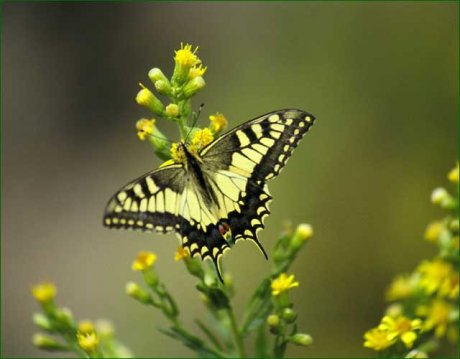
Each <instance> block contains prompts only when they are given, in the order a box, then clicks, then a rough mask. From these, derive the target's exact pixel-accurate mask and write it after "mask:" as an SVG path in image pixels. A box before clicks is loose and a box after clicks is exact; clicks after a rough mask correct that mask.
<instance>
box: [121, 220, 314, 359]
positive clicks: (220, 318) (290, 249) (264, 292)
mask: <svg viewBox="0 0 460 359" xmlns="http://www.w3.org/2000/svg"><path fill="white" fill-rule="evenodd" d="M312 235H313V230H312V228H311V226H310V225H307V224H301V225H299V226H298V227H297V229H296V230H294V231H292V230H290V229H289V230H288V231H286V233H284V234H283V235H282V236H281V238H280V239H279V241H278V242H277V245H276V249H275V256H274V257H275V258H274V263H273V272H272V275H270V276H269V277H268V278H265V279H264V280H263V281H262V283H261V284H260V285H259V287H258V288H257V289H256V290H255V292H254V294H253V295H252V297H251V299H250V301H249V303H248V304H247V306H246V309H245V311H244V317H243V320H242V322H241V324H238V321H237V318H236V316H235V313H234V310H233V306H232V297H233V295H234V287H233V280H232V277H231V276H230V274H229V273H226V272H224V284H221V283H220V281H219V280H218V278H217V276H216V272H215V268H214V265H213V264H212V263H210V265H209V266H206V265H204V263H203V262H202V261H201V260H199V259H197V258H193V257H191V256H190V253H189V252H188V250H187V249H185V248H183V247H182V246H179V247H178V249H177V251H176V254H175V257H174V259H175V261H180V262H183V263H184V265H185V268H186V270H187V271H188V273H189V274H191V275H192V276H193V277H194V278H195V280H196V281H197V284H196V288H197V290H198V291H199V297H200V299H201V300H202V302H203V304H204V305H205V307H206V308H207V309H208V310H209V312H210V314H211V316H212V317H213V318H214V322H213V323H211V324H214V325H215V327H210V326H209V325H208V324H205V323H204V322H202V321H201V320H198V319H196V320H195V322H196V324H197V326H198V328H199V329H200V330H201V332H202V334H203V335H204V337H205V338H203V339H202V338H200V337H198V336H197V335H195V334H192V333H191V332H190V331H188V330H187V329H186V328H185V327H184V325H183V323H182V321H181V318H180V313H179V309H178V307H177V306H176V304H175V301H174V299H173V298H172V296H171V294H170V292H169V291H168V289H167V287H166V286H165V285H164V284H163V283H162V282H161V281H160V279H159V275H158V273H157V271H156V268H155V262H156V258H157V257H156V255H155V254H154V253H151V252H144V251H143V252H140V253H139V254H138V256H137V258H136V260H135V261H134V262H133V265H132V269H133V270H134V271H138V272H141V274H142V276H143V279H144V284H145V286H141V285H140V284H138V283H135V282H129V283H128V284H127V286H126V291H127V293H128V295H129V296H131V297H133V298H134V299H136V300H137V301H138V302H140V303H142V304H145V305H148V306H153V307H155V308H157V309H159V310H160V311H161V312H162V313H163V315H164V316H165V317H166V318H167V319H168V321H169V322H170V327H169V328H167V329H161V332H163V333H164V334H166V335H168V336H170V337H172V338H174V339H177V340H179V341H181V342H182V343H183V344H184V345H186V346H187V347H189V348H191V349H193V350H194V351H195V352H196V353H197V354H198V355H199V356H200V357H210V356H211V357H228V356H231V357H245V356H246V355H247V353H246V348H245V343H244V339H245V338H247V337H248V336H249V335H250V334H251V333H252V332H257V338H258V340H257V342H258V344H257V345H256V352H255V355H256V356H258V357H267V356H275V357H283V355H284V352H285V350H286V347H287V345H288V344H289V343H292V344H296V345H301V346H308V345H310V344H311V343H312V338H311V337H310V335H308V334H304V333H299V332H298V331H297V325H296V320H297V313H296V312H295V311H294V308H293V303H292V302H291V300H290V299H289V292H290V290H291V289H292V288H295V287H298V286H299V282H297V281H296V280H295V276H294V275H293V274H290V275H288V274H286V271H287V270H288V269H289V266H290V264H291V263H292V262H293V260H294V259H295V257H296V256H297V254H298V252H299V250H300V249H301V248H302V247H303V245H304V244H305V243H307V240H308V239H309V238H310V237H311V236H312ZM145 287H146V289H144V288H145ZM266 328H268V329H269V332H270V333H271V334H273V345H272V348H273V349H272V351H271V352H270V350H269V347H268V346H267V342H268V340H267V338H265V335H266ZM263 338H264V339H263ZM262 339H263V340H262Z"/></svg>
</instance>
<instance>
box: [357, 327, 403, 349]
mask: <svg viewBox="0 0 460 359" xmlns="http://www.w3.org/2000/svg"><path fill="white" fill-rule="evenodd" d="M395 341H396V339H395V338H392V337H391V336H390V335H388V333H387V332H386V331H383V330H380V329H379V328H373V329H371V330H369V331H367V332H366V333H365V334H364V346H365V347H366V348H370V349H374V350H376V351H381V350H384V349H386V348H388V347H389V346H391V345H393V344H394V342H395Z"/></svg>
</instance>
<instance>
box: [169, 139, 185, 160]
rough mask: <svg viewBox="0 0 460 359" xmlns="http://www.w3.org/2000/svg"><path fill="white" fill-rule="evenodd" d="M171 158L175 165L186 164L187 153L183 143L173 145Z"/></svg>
mask: <svg viewBox="0 0 460 359" xmlns="http://www.w3.org/2000/svg"><path fill="white" fill-rule="evenodd" d="M171 158H172V159H173V161H174V162H175V163H185V153H184V149H183V147H182V144H181V143H173V144H172V145H171Z"/></svg>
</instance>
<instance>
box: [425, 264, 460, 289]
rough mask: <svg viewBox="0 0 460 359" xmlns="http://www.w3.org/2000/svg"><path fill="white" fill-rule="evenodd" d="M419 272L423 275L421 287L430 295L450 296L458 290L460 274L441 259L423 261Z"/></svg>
mask: <svg viewBox="0 0 460 359" xmlns="http://www.w3.org/2000/svg"><path fill="white" fill-rule="evenodd" d="M417 271H418V272H419V273H420V274H421V278H420V285H421V287H422V288H424V289H425V291H426V292H427V293H428V294H432V293H434V292H438V294H439V295H450V294H451V293H452V291H454V290H455V288H456V287H457V288H458V273H457V272H456V271H454V269H453V267H452V265H451V264H449V263H447V262H444V261H442V260H441V259H434V260H433V261H423V262H422V263H421V264H420V265H419V266H418V268H417Z"/></svg>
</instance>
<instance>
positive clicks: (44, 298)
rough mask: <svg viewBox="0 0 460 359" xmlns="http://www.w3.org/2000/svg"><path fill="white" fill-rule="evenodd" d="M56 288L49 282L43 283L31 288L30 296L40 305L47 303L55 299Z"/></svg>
mask: <svg viewBox="0 0 460 359" xmlns="http://www.w3.org/2000/svg"><path fill="white" fill-rule="evenodd" d="M56 293H57V289H56V286H55V285H54V284H53V283H51V282H43V283H40V284H37V285H34V286H33V287H32V294H33V296H34V297H35V299H36V300H37V301H38V302H40V303H49V302H51V301H52V300H53V299H54V297H56Z"/></svg>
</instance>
